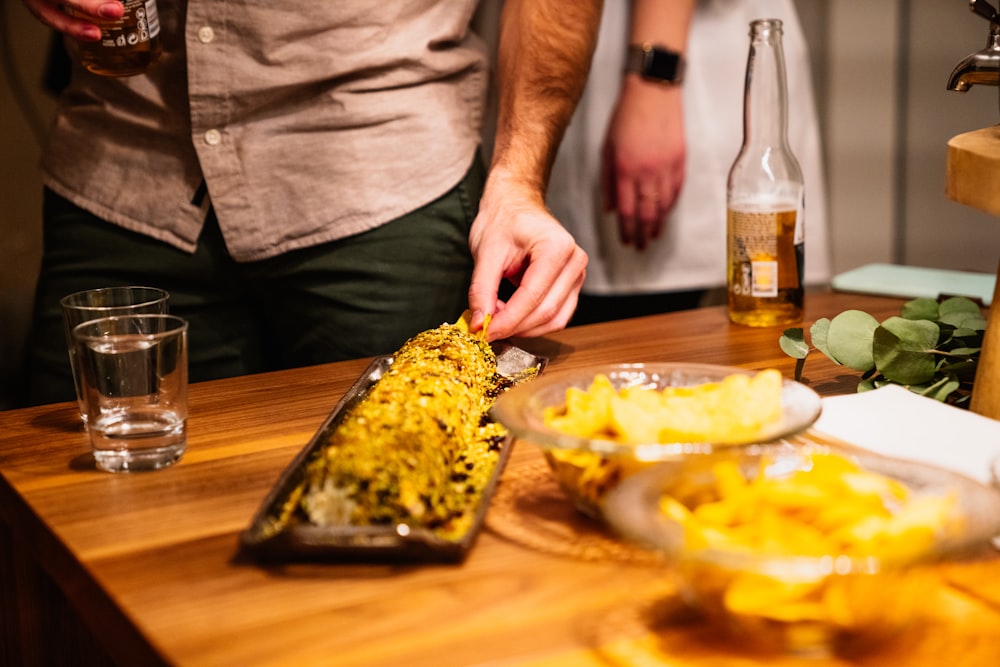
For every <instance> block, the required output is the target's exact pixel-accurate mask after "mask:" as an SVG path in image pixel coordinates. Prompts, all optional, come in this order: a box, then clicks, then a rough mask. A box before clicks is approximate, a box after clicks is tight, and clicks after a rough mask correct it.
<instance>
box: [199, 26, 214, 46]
mask: <svg viewBox="0 0 1000 667" xmlns="http://www.w3.org/2000/svg"><path fill="white" fill-rule="evenodd" d="M213 39H215V31H214V30H212V28H211V27H209V26H207V25H206V26H202V27H201V28H198V41H199V42H201V43H202V44H208V43H209V42H211V41H212V40H213Z"/></svg>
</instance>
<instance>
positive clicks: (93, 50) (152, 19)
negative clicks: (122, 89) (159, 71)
mask: <svg viewBox="0 0 1000 667" xmlns="http://www.w3.org/2000/svg"><path fill="white" fill-rule="evenodd" d="M119 1H120V2H121V3H122V5H123V6H124V9H125V14H124V15H123V16H122V18H120V19H117V20H111V21H107V20H99V19H95V18H93V17H90V16H88V17H87V20H89V21H93V22H94V23H96V24H97V25H99V26H100V27H101V39H100V41H97V42H84V41H77V44H78V45H79V52H80V62H81V64H83V66H84V67H85V68H86V69H88V70H89V71H91V72H93V73H94V74H100V75H102V76H131V75H133V74H141V73H142V72H144V71H146V70H147V69H148V68H149V66H150V65H152V64H153V63H154V62H156V60H157V59H158V58H159V57H160V52H161V51H162V47H161V45H160V17H159V14H158V13H157V9H156V0H119Z"/></svg>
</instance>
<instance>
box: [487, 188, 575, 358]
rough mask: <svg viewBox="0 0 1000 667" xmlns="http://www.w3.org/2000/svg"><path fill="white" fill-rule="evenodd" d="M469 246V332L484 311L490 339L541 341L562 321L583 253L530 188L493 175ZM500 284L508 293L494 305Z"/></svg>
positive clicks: (571, 302) (567, 314) (570, 303)
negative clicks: (511, 290) (534, 338)
mask: <svg viewBox="0 0 1000 667" xmlns="http://www.w3.org/2000/svg"><path fill="white" fill-rule="evenodd" d="M469 245H470V248H471V249H472V256H473V259H474V260H475V269H474V270H473V273H472V285H471V286H470V288H469V307H470V308H471V309H472V311H473V317H472V322H471V326H472V329H473V330H478V329H479V328H480V327H481V326H482V324H483V319H484V317H485V315H486V313H493V318H492V320H491V321H490V325H489V329H488V331H487V333H488V335H489V338H490V340H497V339H499V338H508V337H510V336H513V335H519V336H542V335H545V334H547V333H550V332H552V331H558V330H559V329H562V328H564V327H565V326H566V325H567V324H568V323H569V320H570V318H571V317H572V316H573V311H574V310H576V301H577V294H578V293H579V291H580V288H581V287H582V286H583V279H584V276H585V274H586V267H587V254H586V253H585V252H584V251H583V249H582V248H580V246H578V245H577V244H576V241H574V240H573V237H572V236H571V235H570V233H569V232H567V231H566V230H565V229H564V228H563V226H562V225H561V224H559V222H558V221H557V220H556V219H555V218H553V217H552V216H551V215H550V214H549V212H548V211H547V210H546V209H545V206H544V204H543V203H542V202H541V201H540V200H539V199H538V196H537V190H536V189H534V188H531V187H524V186H521V185H518V184H517V183H516V182H515V181H513V180H512V179H510V178H507V177H506V176H502V175H500V174H498V173H497V172H496V171H494V172H493V173H492V174H491V176H490V180H489V181H488V183H487V186H486V191H485V193H484V194H483V198H482V200H481V202H480V208H479V215H478V216H477V217H476V220H475V221H474V222H473V224H472V231H471V232H470V234H469ZM502 278H507V279H508V280H510V281H511V282H512V283H513V284H514V286H515V287H516V290H515V291H514V294H513V295H512V296H511V298H510V301H508V302H507V303H503V302H501V301H498V299H497V292H498V290H499V288H500V282H501V279H502ZM494 304H495V307H494Z"/></svg>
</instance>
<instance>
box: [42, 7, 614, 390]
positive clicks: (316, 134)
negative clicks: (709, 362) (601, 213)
mask: <svg viewBox="0 0 1000 667" xmlns="http://www.w3.org/2000/svg"><path fill="white" fill-rule="evenodd" d="M24 2H25V4H26V5H27V6H28V8H29V9H30V10H31V11H32V13H33V14H34V15H35V16H36V17H38V18H39V20H41V21H42V22H43V23H45V24H47V25H49V26H51V27H52V28H54V29H56V30H58V31H60V32H63V33H64V34H66V35H67V36H69V37H71V38H73V39H70V40H67V43H68V44H69V45H70V49H71V55H75V53H74V51H73V49H74V45H75V40H91V41H93V40H95V39H99V38H100V35H99V33H100V30H99V28H98V27H97V26H96V25H95V23H94V21H96V20H98V19H99V18H100V19H105V20H106V19H114V18H116V17H119V16H121V14H122V6H121V4H120V3H119V2H115V1H111V2H109V1H108V0H74V2H72V3H71V4H72V9H73V10H74V11H73V13H74V15H75V16H74V17H71V16H69V15H68V14H67V13H66V12H65V11H64V10H63V3H59V2H57V1H56V0H24ZM475 5H476V3H475V0H437V1H435V0H421V1H415V2H406V3H387V2H382V1H378V0H375V1H370V2H369V1H362V0H353V1H350V2H337V3H299V2H296V3H291V2H268V3H261V2H255V1H253V0H246V1H245V2H238V3H233V2H223V1H222V0H188V1H187V2H186V3H185V2H178V3H173V2H169V1H168V0H160V6H159V8H158V20H159V24H160V37H161V40H162V43H163V55H162V56H161V57H160V59H159V62H157V63H156V64H155V65H154V66H153V67H152V68H150V69H149V70H148V71H147V72H145V73H143V74H141V75H138V76H132V77H125V78H108V77H100V76H97V75H94V74H91V73H89V72H85V71H83V69H82V68H80V67H77V68H76V69H75V71H74V72H73V76H72V80H71V83H70V85H69V87H68V89H67V90H66V91H65V92H64V93H63V95H62V97H61V100H60V106H59V111H58V114H57V118H56V122H55V124H54V127H53V132H52V136H51V143H50V146H49V148H48V150H47V151H46V155H45V157H44V159H43V169H42V174H43V182H44V184H45V186H46V198H45V214H44V218H45V233H44V244H45V250H44V256H43V263H42V272H41V276H40V278H39V287H38V294H37V297H36V311H37V312H36V318H35V335H34V336H33V337H32V338H33V341H35V342H34V343H33V345H32V350H31V354H30V359H29V364H30V368H29V377H30V378H31V380H32V382H31V387H30V389H29V393H30V394H31V400H32V402H46V401H50V400H60V399H63V400H65V399H69V398H71V397H72V390H71V384H70V383H69V382H68V379H69V378H68V375H67V372H68V368H67V364H66V362H65V350H64V343H62V342H61V339H60V337H61V335H62V333H61V329H60V326H61V325H60V324H59V314H58V298H59V297H61V296H63V295H65V294H68V293H70V292H72V291H77V290H80V289H86V288H89V287H101V286H105V285H110V284H128V283H133V284H134V283H144V284H150V285H153V286H156V287H162V288H164V289H166V290H167V291H168V292H170V294H171V302H170V309H171V312H173V313H175V314H178V315H181V316H183V317H185V318H187V319H189V321H190V322H191V376H192V379H194V380H201V379H208V378H211V377H223V376H226V375H235V374H241V373H248V372H258V371H263V370H269V369H271V368H280V367H288V366H296V365H304V364H309V363H319V362H323V361H333V360H337V359H344V358H352V357H360V356H367V355H371V354H378V353H384V352H390V351H392V350H393V349H394V348H395V347H397V346H398V345H399V344H401V343H402V342H403V341H404V340H405V339H406V338H407V337H409V336H410V335H412V334H413V333H416V332H417V331H419V330H422V329H425V328H429V327H432V326H437V325H438V324H440V323H441V322H442V321H444V320H447V319H454V318H455V317H457V316H458V314H459V313H460V312H461V311H462V310H464V309H465V308H466V307H468V308H470V309H471V310H472V311H473V313H474V316H473V322H472V325H473V328H474V329H478V328H479V327H481V326H482V324H483V322H484V320H485V318H486V317H487V316H492V319H491V321H490V324H489V328H488V333H489V336H490V338H491V339H497V338H506V337H509V336H513V335H519V336H539V335H544V334H545V333H548V332H551V331H554V330H557V329H560V328H562V327H563V326H565V325H566V323H567V322H568V321H569V319H570V317H571V315H572V313H573V310H574V308H575V306H576V296H577V293H578V291H579V289H580V286H581V285H582V283H583V279H584V275H585V266H586V261H587V260H586V254H585V253H584V252H583V251H582V250H581V249H580V248H579V247H578V246H577V245H576V243H575V242H574V241H573V239H572V237H571V236H570V235H569V234H568V233H567V232H566V231H565V230H564V229H563V228H562V226H561V225H560V224H559V222H558V221H556V220H555V219H554V218H553V217H552V216H551V215H550V214H549V213H548V212H547V210H546V208H545V204H544V195H545V188H546V185H547V180H548V174H549V170H550V168H551V164H552V160H553V155H554V152H555V148H556V146H557V145H558V142H559V139H560V138H561V135H562V132H563V130H564V129H565V127H566V124H567V123H568V121H569V117H570V115H571V114H572V111H573V107H574V105H575V104H576V101H577V100H578V98H579V95H580V93H581V91H582V88H583V84H584V81H585V79H586V75H587V71H588V67H589V62H590V56H591V53H592V50H593V44H594V40H595V38H596V30H597V24H598V22H599V18H600V9H601V3H600V1H599V0H591V1H588V2H574V3H564V2H560V1H559V0H509V1H508V2H506V3H505V6H504V8H503V14H502V18H501V35H500V39H499V45H498V57H497V71H496V78H497V90H498V115H497V132H496V141H495V144H494V148H493V152H492V163H491V165H490V168H489V171H488V175H485V176H484V173H483V169H482V166H481V165H480V164H479V160H478V158H477V154H478V153H477V151H478V142H479V137H480V127H481V123H482V116H483V109H484V107H485V100H486V88H487V82H488V79H489V74H488V65H487V56H486V52H485V48H484V47H483V44H482V42H481V41H480V40H479V39H478V37H476V36H475V35H474V34H472V33H471V31H470V30H469V22H470V20H471V19H472V16H473V13H474V10H475ZM81 15H83V16H86V15H89V16H92V17H95V18H94V19H93V20H84V19H81V18H79V16H81ZM504 279H506V280H508V281H510V282H511V283H512V284H513V285H514V287H515V290H514V291H513V293H512V295H511V296H510V298H509V300H507V301H506V302H504V301H502V300H500V299H499V298H498V293H499V291H500V288H501V283H502V281H503V280H504Z"/></svg>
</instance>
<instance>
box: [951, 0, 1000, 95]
mask: <svg viewBox="0 0 1000 667" xmlns="http://www.w3.org/2000/svg"><path fill="white" fill-rule="evenodd" d="M969 10H970V11H972V12H973V13H974V14H977V15H979V16H982V17H983V18H985V19H986V20H988V21H989V22H990V36H989V39H987V40H986V48H984V49H983V50H982V51H976V52H975V53H970V54H969V55H967V56H966V57H965V58H963V59H962V61H961V62H960V63H958V65H956V66H955V69H954V70H952V72H951V76H949V77H948V90H955V91H958V92H960V93H964V92H966V91H967V90H969V88H971V87H972V86H974V85H985V86H1000V13H998V12H997V10H996V9H994V8H993V6H992V5H991V4H990V3H989V2H986V0H969Z"/></svg>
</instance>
